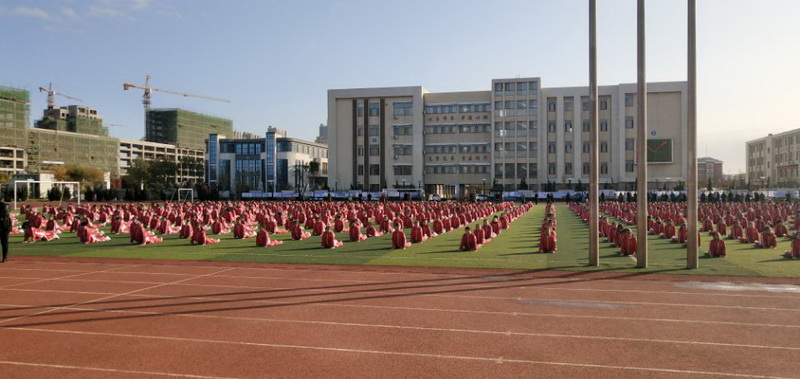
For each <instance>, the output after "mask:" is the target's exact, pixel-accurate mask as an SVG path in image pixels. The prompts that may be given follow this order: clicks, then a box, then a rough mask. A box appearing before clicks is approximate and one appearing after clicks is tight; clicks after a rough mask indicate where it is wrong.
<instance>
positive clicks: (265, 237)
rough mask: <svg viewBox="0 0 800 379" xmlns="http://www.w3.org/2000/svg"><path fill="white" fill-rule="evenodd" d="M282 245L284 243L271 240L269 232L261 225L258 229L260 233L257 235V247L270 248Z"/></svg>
mask: <svg viewBox="0 0 800 379" xmlns="http://www.w3.org/2000/svg"><path fill="white" fill-rule="evenodd" d="M282 243H283V241H276V240H273V239H271V238H269V232H268V231H267V229H266V228H265V227H264V225H261V226H260V227H259V228H258V233H256V246H258V247H269V246H275V245H280V244H282Z"/></svg>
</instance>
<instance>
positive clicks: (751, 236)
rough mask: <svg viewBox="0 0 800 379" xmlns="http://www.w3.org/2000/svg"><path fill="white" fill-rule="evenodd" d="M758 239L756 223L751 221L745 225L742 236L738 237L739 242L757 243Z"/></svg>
mask: <svg viewBox="0 0 800 379" xmlns="http://www.w3.org/2000/svg"><path fill="white" fill-rule="evenodd" d="M758 240H759V233H758V229H756V224H755V223H753V222H751V223H749V224H748V225H747V229H745V231H744V236H743V237H742V238H740V239H739V242H741V243H754V244H757V243H758Z"/></svg>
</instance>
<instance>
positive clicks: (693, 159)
mask: <svg viewBox="0 0 800 379" xmlns="http://www.w3.org/2000/svg"><path fill="white" fill-rule="evenodd" d="M688 13H689V20H688V29H689V30H688V33H687V35H688V41H687V47H688V52H687V58H688V59H687V60H688V62H687V63H688V64H687V66H688V67H687V77H688V88H687V90H688V93H687V97H688V100H689V105H688V107H687V108H688V109H687V113H688V118H689V119H688V120H687V121H688V124H689V125H688V129H689V130H688V136H687V137H688V138H687V139H686V140H687V141H686V144H687V145H688V150H689V154H687V155H688V157H687V159H688V162H687V164H688V165H689V172H688V174H689V178H688V180H686V184H687V186H686V187H687V188H686V191H687V196H686V207H687V211H686V218H687V221H688V222H689V225H687V226H688V228H689V239H688V241H686V246H687V249H686V267H687V268H690V269H696V268H698V267H699V266H700V262H699V261H698V254H697V250H698V247H697V242H696V241H695V240H694V239H695V238H697V43H696V32H697V29H696V27H695V25H696V18H697V17H696V13H697V4H696V0H689V9H688Z"/></svg>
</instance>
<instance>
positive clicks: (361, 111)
mask: <svg viewBox="0 0 800 379" xmlns="http://www.w3.org/2000/svg"><path fill="white" fill-rule="evenodd" d="M356 116H357V117H364V104H363V103H358V104H357V105H356Z"/></svg>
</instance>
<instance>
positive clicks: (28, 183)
mask: <svg viewBox="0 0 800 379" xmlns="http://www.w3.org/2000/svg"><path fill="white" fill-rule="evenodd" d="M34 183H38V184H50V185H51V187H52V186H56V185H60V186H61V189H62V191H61V193H64V191H63V189H64V186H66V185H72V186H73V187H74V188H75V192H74V193H75V195H76V196H77V199H78V205H81V183H80V182H61V181H50V180H32V179H31V180H15V181H14V209H17V187H19V185H20V184H24V185H25V189H26V190H27V192H28V197H30V193H31V184H34ZM59 205H61V202H60V201H59Z"/></svg>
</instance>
